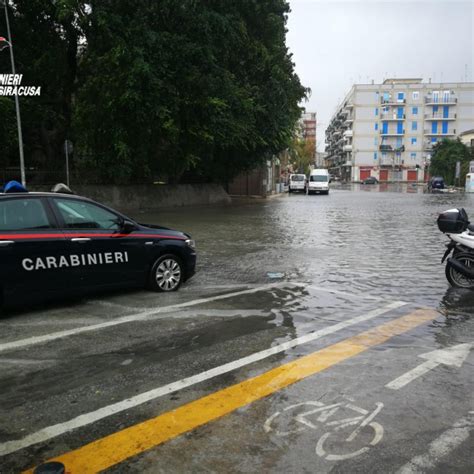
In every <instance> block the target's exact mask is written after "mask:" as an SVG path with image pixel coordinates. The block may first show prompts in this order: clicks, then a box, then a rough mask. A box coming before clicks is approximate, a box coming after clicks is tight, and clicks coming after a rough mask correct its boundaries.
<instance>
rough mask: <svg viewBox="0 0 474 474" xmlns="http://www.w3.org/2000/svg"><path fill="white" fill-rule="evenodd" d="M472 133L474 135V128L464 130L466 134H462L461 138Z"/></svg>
mask: <svg viewBox="0 0 474 474" xmlns="http://www.w3.org/2000/svg"><path fill="white" fill-rule="evenodd" d="M471 133H474V128H471V130H464V132H461V133H460V134H459V136H460V137H463V136H464V135H470V134H471Z"/></svg>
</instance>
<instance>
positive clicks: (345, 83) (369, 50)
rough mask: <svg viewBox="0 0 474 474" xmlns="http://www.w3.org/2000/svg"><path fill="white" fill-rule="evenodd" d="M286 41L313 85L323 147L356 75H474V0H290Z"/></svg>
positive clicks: (363, 79)
mask: <svg viewBox="0 0 474 474" xmlns="http://www.w3.org/2000/svg"><path fill="white" fill-rule="evenodd" d="M289 2H290V7H291V13H290V15H289V18H288V30H289V31H288V34H287V44H288V47H289V48H290V51H291V53H293V61H294V62H295V64H296V72H297V73H298V75H299V77H300V79H301V81H302V82H303V84H304V85H305V86H307V87H310V88H311V90H312V94H311V97H310V99H309V102H307V103H306V104H304V106H305V107H306V109H307V111H308V112H314V111H315V112H317V114H318V121H319V124H318V130H317V140H318V150H319V151H323V150H324V131H325V130H326V127H327V125H328V122H329V119H330V118H331V116H332V114H333V113H334V111H335V109H336V107H337V104H338V103H339V102H340V101H341V100H342V99H343V98H344V96H345V95H346V94H347V93H348V92H349V90H350V88H351V86H352V84H354V83H365V84H366V83H370V82H371V80H372V79H374V80H375V82H376V83H377V82H382V81H383V79H385V78H387V77H399V78H400V77H421V78H423V81H424V82H428V78H430V77H431V79H432V81H433V82H435V81H436V82H440V81H444V82H448V81H452V82H459V81H464V80H465V78H466V76H467V80H468V81H473V80H474V79H473V65H474V64H473V63H474V26H473V24H474V0H472V1H455V0H418V1H408V0H397V1H386V0H346V1H338V0H289Z"/></svg>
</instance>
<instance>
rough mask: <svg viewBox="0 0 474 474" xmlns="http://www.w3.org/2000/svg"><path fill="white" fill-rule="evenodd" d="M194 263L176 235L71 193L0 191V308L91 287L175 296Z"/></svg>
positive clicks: (186, 242) (187, 244) (185, 239)
mask: <svg viewBox="0 0 474 474" xmlns="http://www.w3.org/2000/svg"><path fill="white" fill-rule="evenodd" d="M195 265H196V251H195V244H194V241H193V240H192V239H191V237H190V236H189V235H188V234H185V233H183V232H177V231H174V230H171V229H167V228H165V227H159V226H155V225H143V224H138V223H137V222H135V221H133V220H132V219H130V218H128V217H126V216H125V215H123V214H121V213H119V212H117V211H114V210H112V209H110V208H108V207H106V206H103V205H102V204H99V203H97V202H94V201H92V200H90V199H87V198H84V197H80V196H76V195H71V194H57V193H29V192H9V193H0V296H1V303H5V304H8V305H9V304H11V303H14V302H17V301H21V302H22V303H25V302H30V300H31V301H33V300H37V299H38V298H41V299H43V298H44V297H45V296H46V297H49V296H50V295H51V296H52V295H54V294H57V295H64V294H70V293H81V292H83V291H84V290H90V289H97V288H112V287H147V288H149V289H151V290H154V291H175V290H177V289H178V288H179V286H180V285H181V283H183V282H184V281H186V280H187V279H188V278H190V277H191V276H192V275H193V274H194V271H195Z"/></svg>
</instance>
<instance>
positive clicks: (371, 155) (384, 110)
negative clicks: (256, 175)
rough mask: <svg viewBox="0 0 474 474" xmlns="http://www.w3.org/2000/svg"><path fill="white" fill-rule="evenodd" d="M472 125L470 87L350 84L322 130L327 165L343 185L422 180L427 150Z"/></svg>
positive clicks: (473, 89) (473, 112) (414, 81)
mask: <svg viewBox="0 0 474 474" xmlns="http://www.w3.org/2000/svg"><path fill="white" fill-rule="evenodd" d="M473 126H474V83H472V82H471V83H467V82H464V83H436V84H435V83H431V82H428V83H423V82H422V79H386V80H385V81H384V82H383V83H382V84H355V85H354V86H353V87H352V88H351V90H350V92H349V93H348V94H347V96H346V97H345V99H344V100H343V102H342V103H341V104H340V105H339V106H338V108H337V110H336V113H335V114H334V115H333V117H332V119H331V121H330V124H329V126H328V128H327V129H326V152H327V153H328V158H327V161H328V163H329V168H330V170H331V174H334V175H337V176H340V177H341V179H343V180H346V181H355V182H357V181H362V180H364V179H366V178H367V177H369V176H375V177H376V178H377V179H379V180H380V181H423V180H425V179H426V178H427V168H428V166H429V163H430V159H431V152H432V148H433V146H434V145H435V144H436V143H437V142H438V141H439V140H442V139H443V138H455V137H457V136H459V135H461V134H462V133H463V132H465V131H467V130H470V129H472V128H473Z"/></svg>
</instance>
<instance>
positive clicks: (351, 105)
mask: <svg viewBox="0 0 474 474" xmlns="http://www.w3.org/2000/svg"><path fill="white" fill-rule="evenodd" d="M344 108H346V109H348V110H352V109H353V108H354V104H352V103H350V102H348V103H347V104H346V105H345V106H344Z"/></svg>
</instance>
